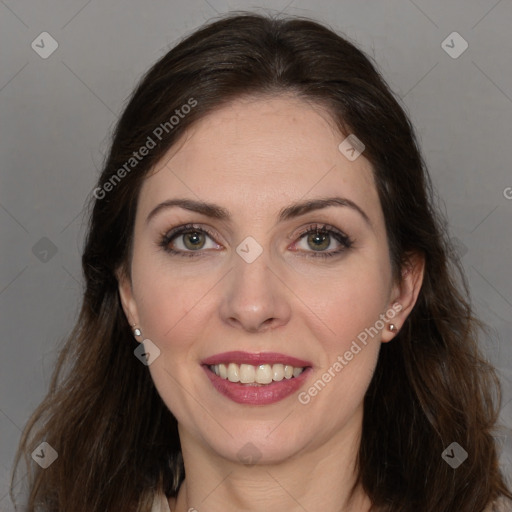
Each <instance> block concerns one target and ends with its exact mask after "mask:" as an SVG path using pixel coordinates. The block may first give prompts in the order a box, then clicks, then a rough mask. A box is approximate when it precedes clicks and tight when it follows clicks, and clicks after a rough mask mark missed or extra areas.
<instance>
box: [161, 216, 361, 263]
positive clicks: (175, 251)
mask: <svg viewBox="0 0 512 512" xmlns="http://www.w3.org/2000/svg"><path fill="white" fill-rule="evenodd" d="M298 237H299V241H298V242H295V244H294V250H296V249H297V245H298V244H299V243H301V244H302V247H299V249H300V250H299V251H298V252H303V253H306V256H308V257H321V258H325V257H329V256H336V255H337V254H341V253H342V252H345V251H346V250H347V249H349V248H350V247H352V244H353V241H352V240H351V239H350V238H349V237H348V236H347V235H345V234H344V233H343V232H341V231H340V230H339V229H337V228H335V227H333V226H329V225H326V224H311V225H310V226H308V227H307V228H306V229H304V230H302V231H301V232H300V233H299V235H298ZM214 238H215V235H214V234H213V233H212V232H211V231H209V230H208V229H206V228H204V227H199V226H198V225H196V224H185V225H182V226H178V227H176V228H173V229H171V230H170V231H169V232H166V233H164V234H163V235H162V236H161V238H160V242H159V244H158V245H159V246H160V247H162V248H163V249H164V250H165V251H166V252H167V253H169V254H172V255H177V256H187V257H194V256H200V255H202V253H203V252H204V251H203V249H220V248H221V247H222V246H220V245H218V244H217V243H215V242H214V241H213V240H214ZM208 239H210V242H211V244H210V246H209V247H208V246H207V242H208ZM304 244H305V245H306V247H304ZM336 245H338V248H336V249H334V250H330V251H327V250H326V249H329V248H331V249H333V246H336ZM308 247H309V249H308ZM311 248H312V250H310V249H311Z"/></svg>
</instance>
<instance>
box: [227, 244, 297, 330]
mask: <svg viewBox="0 0 512 512" xmlns="http://www.w3.org/2000/svg"><path fill="white" fill-rule="evenodd" d="M274 267H275V266H274ZM289 297H290V290H289V288H288V287H287V286H286V284H285V282H284V279H283V277H282V276H280V275H279V271H278V270H277V267H275V268H272V265H271V264H270V262H269V261H268V258H267V252H266V251H265V250H264V251H263V253H262V254H261V255H260V256H259V257H258V258H257V259H256V260H255V261H252V262H251V263H248V262H246V261H244V259H242V258H241V257H239V256H238V255H236V256H235V261H234V268H233V269H232V270H231V272H229V273H228V275H227V276H226V279H225V283H224V289H223V299H222V303H221V306H220V310H219V314H220V316H221V319H222V321H223V322H225V323H227V324H229V325H230V326H231V327H236V328H238V329H242V330H244V331H247V332H265V331H267V330H273V329H276V328H277V327H282V326H284V325H286V324H287V323H288V321H289V320H290V315H291V306H290V302H289Z"/></svg>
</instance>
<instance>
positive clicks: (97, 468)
mask: <svg viewBox="0 0 512 512" xmlns="http://www.w3.org/2000/svg"><path fill="white" fill-rule="evenodd" d="M281 93H287V94H290V93H291V94H295V95H296V96H297V97H299V98H303V99H305V100H306V101H310V102H313V103H317V104H319V105H322V106H324V107H327V109H328V111H329V112H330V113H331V115H332V118H333V119H334V120H335V122H336V123H337V125H338V127H339V129H340V132H341V133H343V134H349V133H353V134H355V135H356V136H357V138H358V139H360V140H361V141H363V142H364V144H365V146H366V147H365V152H364V155H365V157H366V158H367V159H368V160H369V161H370V162H371V164H372V165H373V170H374V176H375V180H376V184H377V188H378V193H379V198H380V201H381V206H382V210H383V212H384V216H385V221H386V230H387V236H388V243H389V250H390V254H391V258H392V262H393V270H394V273H395V276H396V279H400V269H401V268H402V267H403V265H405V264H406V262H407V257H408V255H409V254H410V253H411V252H412V251H416V252H420V253H422V254H423V255H424V256H425V260H426V268H425V276H424V282H423V285H422V288H421V291H420V294H419V298H418V301H417V303H416V306H415V308H414V309H413V311H412V313H411V314H410V315H409V317H408V319H407V320H406V322H405V324H404V326H403V327H402V329H401V331H400V333H399V334H398V335H397V336H396V338H395V339H394V340H393V342H391V343H387V344H383V346H382V349H381V353H380V356H379V361H378V363H377V368H376V371H375V374H374V377H373V380H372V382H371V384H370V387H369V389H368V391H367V394H366V396H365V399H364V420H363V434H362V441H361V446H360V450H359V457H358V466H359V473H358V478H359V480H358V482H359V483H361V484H362V485H363V487H364V489H365V491H366V492H367V494H368V495H369V497H370V498H371V500H372V502H373V504H374V508H373V510H375V511H380V512H400V511H403V512H405V511H415V512H451V511H457V512H479V511H482V510H483V509H484V508H485V506H486V505H488V504H489V503H490V502H491V501H493V500H494V499H496V498H497V497H498V496H500V495H504V496H507V497H509V498H512V495H511V493H510V491H509V490H508V489H507V486H506V483H505V482H504V479H503V476H502V475H501V474H500V471H499V466H498V458H497V451H496V447H495V442H494V439H493V437H492V432H493V428H494V427H495V423H496V421H497V415H498V410H499V405H500V398H499V396H500V395H499V382H498V380H497V378H496V375H495V372H494V370H493V368H492V367H491V366H490V365H489V364H488V363H487V362H486V361H485V359H484V358H483V357H482V355H481V354H480V352H479V349H478V347H477V335H478V333H479V331H480V327H481V326H480V324H479V323H478V321H477V320H476V319H475V318H474V316H473V314H472V310H471V306H470V304H469V299H468V298H467V297H468V290H467V284H466V281H465V279H464V276H463V273H462V271H461V268H460V264H459V263H458V261H457V259H456V257H455V256H454V255H453V253H452V250H451V246H450V244H449V238H448V235H447V234H446V232H445V231H446V230H445V228H444V227H443V226H444V225H445V223H444V221H442V219H441V217H439V214H438V213H436V211H435V209H434V207H433V205H434V200H435V197H434V194H433V190H432V186H431V183H430V178H429V176H428V173H427V171H426V168H425V164H424V161H423V159H422V156H421V154H420V151H419V148H418V144H417V141H416V138H415V135H414V130H413V128H412V126H411V124H410V122H409V119H408V117H407V115H406V114H405V112H404V110H403V108H402V107H401V106H400V104H399V102H398V101H397V100H396V99H395V97H394V96H393V94H392V93H391V92H390V90H389V88H388V86H387V85H386V83H385V82H384V80H383V79H382V78H381V76H380V74H379V73H378V71H377V70H376V68H375V66H374V64H373V63H372V62H371V61H370V59H369V58H368V57H367V56H366V55H365V54H364V53H363V52H361V51H360V50H359V49H357V48H356V47H355V46H354V45H353V44H351V43H350V42H349V41H347V40H346V39H344V38H342V37H340V36H339V35H337V34H335V33H334V32H333V31H331V30H330V29H328V28H326V27H324V26H322V25H321V24H318V23H316V22H313V21H311V20H307V19H303V18H278V17H271V16H261V15H255V14H252V13H234V14H233V13H232V14H230V15H229V16H226V17H223V18H222V19H220V20H216V21H214V22H211V23H210V24H208V25H206V26H204V27H202V28H201V29H200V30H198V31H196V32H194V33H193V34H192V35H190V36H189V37H187V38H186V39H184V40H183V41H182V42H181V43H179V44H178V45H177V46H176V47H175V48H173V49H172V50H171V51H169V52H168V53H167V54H166V55H165V56H164V57H163V58H161V59H160V60H159V61H158V62H157V63H156V64H155V65H154V66H153V67H152V68H151V69H150V70H149V71H148V72H147V74H146V75H145V76H144V77H143V78H142V80H141V82H140V83H139V85H138V86H137V88H136V90H135V91H134V93H133V95H132V97H131V99H130V101H129V103H128V104H127V106H126V108H125V110H124V112H123V114H122V116H121V118H120V119H119V122H118V124H117V127H116V129H115V132H114V135H113V140H112V144H111V149H110V153H109V155H108V158H107V160H106V163H105V166H104V169H103V172H102V174H101V176H100V178H99V181H98V188H97V189H95V191H94V194H93V196H92V198H91V199H92V201H91V206H92V209H91V213H90V221H89V230H88V234H87V239H86V245H85V249H84V252H83V258H82V266H83V273H84V277H85V286H86V288H85V292H84V297H83V304H82V308H81V311H80V315H79V318H78V321H77V324H76V326H75V328H74V329H73V331H72V332H71V334H70V335H69V338H68V339H67V342H66V344H65V346H64V347H63V349H62V350H61V352H60V356H59V359H58V362H57V365H56V368H55V371H54V374H53V378H52V381H51V385H50V389H49V392H48V394H47V396H46V397H45V399H44V401H43V402H42V403H41V405H40V406H39V407H38V408H37V410H36V411H35V412H34V414H33V415H32V417H31V418H30V420H29V422H28V423H27V425H26V427H25V430H24V433H23V436H22V439H21V442H20V446H19V449H18V452H17V456H16V465H15V467H16V468H17V467H18V466H19V463H20V461H21V457H22V456H24V457H25V462H26V464H27V468H28V470H29V473H28V474H29V484H30V485H29V496H28V508H27V509H26V510H27V511H28V512H32V511H34V510H36V509H37V510H42V511H45V512H57V511H59V512H63V511H66V512H105V511H120V510H122V511H124V512H130V511H134V512H135V511H140V512H144V511H148V510H149V507H150V503H151V498H152V495H153V493H154V492H155V491H156V490H158V489H160V488H161V489H163V490H164V491H165V493H166V494H167V496H176V494H177V491H178V488H179V485H180V483H181V482H182V481H183V478H184V471H185V469H184V466H183V460H182V457H181V449H180V441H179V437H178V431H177V423H176V420H175V418H174V416H173V415H172V413H171V412H170V411H169V410H168V409H167V407H166V406H165V404H164V403H163V401H162V399H161V398H160V396H159V395H158V393H157V391H156V389H155V386H154V385H153V382H152V379H151V376H150V374H149V371H148V369H147V367H145V366H144V365H142V364H141V363H140V361H138V360H137V358H136V357H134V354H133V351H134V349H135V348H136V347H137V346H138V343H137V342H136V341H135V340H134V338H133V336H132V333H131V328H130V326H129V325H128V323H127V320H126V318H125V315H124V314H123V311H122V308H121V305H120V300H119V295H118V282H117V280H116V274H115V271H116V269H119V268H125V270H127V271H128V272H129V266H130V254H131V246H132V234H133V227H134V218H135V212H136V206H137V198H138V193H139V190H140V186H141V183H142V180H143V179H144V178H145V176H146V175H147V173H148V172H149V171H150V170H151V169H153V168H154V166H155V165H156V164H157V163H158V162H159V161H161V159H162V157H163V156H164V154H165V153H166V152H167V151H168V150H169V148H170V147H171V146H172V145H173V144H174V143H175V142H176V141H177V139H178V137H179V136H180V135H182V134H183V133H184V131H185V130H186V129H187V128H189V127H190V126H191V125H192V124H193V123H194V122H196V121H197V120H199V119H201V118H204V116H206V115H207V114H208V113H209V112H212V111H213V110H214V109H216V108H218V107H219V106H221V105H223V104H226V103H227V102H229V101H231V100H233V99H235V98H239V97H241V96H246V95H261V94H272V95H274V94H281ZM184 105H189V106H190V108H187V109H184V108H183V106H184ZM177 110H179V111H180V112H181V113H182V114H183V112H185V111H186V112H187V113H186V115H181V116H180V117H179V121H178V122H176V119H177V118H176V119H174V120H171V117H172V116H175V117H176V115H177V113H176V111H177ZM158 127H160V130H157V128H158ZM157 134H158V136H157ZM150 139H151V143H150V142H149V141H150ZM340 141H341V139H340ZM142 146H146V147H149V146H151V148H150V149H149V151H148V154H147V155H146V156H144V158H140V159H138V158H137V159H136V162H135V161H132V160H130V159H131V158H134V157H133V153H134V152H137V151H139V149H140V148H141V147H142ZM127 162H130V163H129V165H127ZM121 169H124V172H122V171H121ZM42 441H46V442H48V443H49V444H50V445H51V446H52V447H53V448H54V449H55V450H56V451H57V452H58V459H57V460H56V461H55V462H54V463H53V464H52V465H51V466H50V467H48V468H47V469H40V468H39V467H38V466H37V465H35V464H34V462H33V461H31V460H30V454H31V453H32V451H33V450H34V449H35V448H36V447H37V446H38V445H39V444H40V443H41V442H42ZM452 442H457V443H459V444H460V445H461V446H462V447H464V448H465V450H466V451H467V452H468V453H469V457H468V459H467V460H466V461H465V462H464V463H463V464H462V465H460V466H459V467H458V468H457V469H456V470H455V469H453V468H452V467H450V466H449V465H448V464H447V463H445V462H444V461H443V460H442V458H441V454H442V452H443V450H444V449H445V448H446V447H447V446H448V445H450V444H451V443H452ZM14 481H15V478H14V475H13V482H14ZM38 507H40V508H38Z"/></svg>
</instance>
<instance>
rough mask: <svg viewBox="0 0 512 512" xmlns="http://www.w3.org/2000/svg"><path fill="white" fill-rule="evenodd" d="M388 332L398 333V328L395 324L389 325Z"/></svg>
mask: <svg viewBox="0 0 512 512" xmlns="http://www.w3.org/2000/svg"><path fill="white" fill-rule="evenodd" d="M389 330H390V331H391V332H398V327H397V326H396V325H395V324H389Z"/></svg>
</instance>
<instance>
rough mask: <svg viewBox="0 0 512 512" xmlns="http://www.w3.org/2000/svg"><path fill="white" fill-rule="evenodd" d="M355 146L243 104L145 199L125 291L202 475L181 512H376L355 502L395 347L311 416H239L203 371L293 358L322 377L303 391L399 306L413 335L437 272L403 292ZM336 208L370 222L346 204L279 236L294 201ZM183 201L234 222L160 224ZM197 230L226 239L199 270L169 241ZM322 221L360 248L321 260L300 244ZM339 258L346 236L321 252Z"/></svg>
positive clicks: (226, 111) (190, 219) (185, 488)
mask: <svg viewBox="0 0 512 512" xmlns="http://www.w3.org/2000/svg"><path fill="white" fill-rule="evenodd" d="M344 138H345V136H343V135H341V134H340V133H339V132H338V131H337V130H336V128H335V127H334V124H333V122H332V120H331V118H330V117H329V115H328V114H327V113H326V112H325V111H323V110H322V109H321V108H320V107H318V106H312V105H310V104H308V103H306V102H304V101H303V100H300V99H297V98H294V97H292V96H284V95H282V96H273V97H257V98H251V99H244V100H237V101H236V102H233V103H231V104H229V105H228V106H225V107H222V108H221V109H219V110H217V111H215V112H214V113H211V114H209V115H208V116H207V117H205V118H203V119H202V120H201V121H199V122H198V123H196V124H195V125H194V126H193V127H191V128H190V129H189V130H188V132H187V134H186V137H185V138H183V139H182V140H181V141H180V143H179V144H177V145H175V146H174V147H173V148H172V149H171V150H170V151H169V153H168V154H167V155H166V156H165V158H163V159H162V160H161V164H160V165H157V166H156V167H155V170H154V172H152V173H151V174H150V175H149V176H148V178H147V179H146V180H145V182H144V184H143V186H142V188H141V191H140V196H139V203H138V208H137V215H136V221H135V228H134V229H135V231H134V250H133V258H132V261H131V267H130V272H131V276H130V277H127V276H126V275H125V274H124V273H123V272H121V271H119V273H118V278H119V292H120V296H121V301H122V304H123V308H124V311H125V314H126V316H127V319H128V321H129V322H130V323H131V324H132V325H137V326H138V327H139V328H140V329H141V330H142V333H143V338H148V339H150V340H151V341H152V342H153V343H154V344H155V345H157V346H158V348H159V349H160V351H161V354H160V356H159V357H158V358H157V359H156V360H155V361H154V362H153V363H152V364H151V365H149V366H148V369H149V371H150V372H151V376H152V378H153V380H154V383H155V386H156V388H157V390H158V392H159V394H160V395H161V397H162V399H163V401H164V402H165V404H166V405H167V406H168V407H169V409H170V410H171V411H172V412H173V414H174V415H175V417H176V418H177V420H178V425H179V433H180V439H181V444H182V450H183V456H184V463H185V469H186V474H187V476H186V479H185V481H184V483H183V484H182V486H181V488H180V492H179V495H178V498H177V500H170V501H169V504H170V507H171V510H172V511H175V510H176V511H179V512H182V511H186V510H189V509H190V508H192V507H193V508H195V509H196V510H198V511H203V510H204V511H208V512H220V511H225V510H235V509H236V510H244V511H256V510H263V509H264V510H266V511H267V512H274V511H275V512H277V511H281V510H288V511H299V510H300V511H304V510H323V511H324V512H330V511H332V512H334V511H336V512H339V511H340V510H344V511H356V510H357V511H359V512H360V511H365V510H369V507H370V501H369V499H368V497H367V496H366V495H365V493H364V492H363V491H362V489H360V488H358V489H357V490H356V492H355V494H354V497H353V499H352V500H351V501H350V502H349V500H348V497H349V492H350V489H351V487H352V484H353V482H354V478H355V459H356V455H357V450H358V446H359V442H360V435H361V425H362V415H363V398H364V395H365V392H366V390H367V388H368V386H369V384H370V381H371V377H372V375H373V372H374V369H375V365H376V362H377V358H378V353H379V348H380V346H381V343H386V342H390V341H391V340H392V339H393V337H394V336H395V333H393V332H391V331H390V330H389V329H388V328H384V329H382V331H380V332H379V334H378V335H377V336H375V337H373V338H370V340H369V342H368V344H367V345H366V346H364V347H363V349H362V350H361V351H360V352H359V353H358V354H357V355H355V356H354V358H353V359H352V360H351V361H350V362H349V364H347V365H346V366H345V367H344V368H343V370H342V371H341V372H338V373H336V377H335V378H333V379H332V380H331V382H329V383H328V384H327V385H326V386H325V388H323V389H322V391H321V392H319V393H318V394H317V395H316V396H315V397H313V398H312V399H311V401H310V402H309V403H308V404H307V405H303V404H301V403H299V401H298V399H297V394H296V393H294V394H292V395H291V396H289V397H287V398H285V399H284V400H281V401H280V402H278V403H275V404H271V405H263V406H262V405H257V406H254V405H252V406H251V405H246V404H238V403H235V402H233V401H231V400H229V399H228V398H226V397H224V396H223V395H221V394H220V393H219V392H217V391H216V390H215V388H214V387H213V386H212V385H211V383H210V381H209V379H208V378H207V376H206V375H205V372H204V370H203V368H202V367H201V365H200V362H201V360H203V359H204V358H206V357H208V356H211V355H214V354H218V353H221V352H225V351H231V350H243V351H247V352H253V353H258V352H265V351H272V352H280V353H284V354H287V355H291V356H295V357H298V358H301V359H305V360H307V361H310V362H311V363H312V367H313V370H312V372H311V374H310V376H309V378H308V380H307V382H306V383H305V384H304V386H303V387H302V388H301V390H300V391H304V390H307V389H308V388H309V387H310V386H311V385H312V384H313V383H314V382H315V381H316V380H317V379H319V378H320V377H321V376H322V374H323V373H324V372H325V371H327V370H328V368H329V367H332V365H333V363H334V362H335V361H336V360H337V358H338V356H339V355H343V354H344V353H345V352H346V351H347V350H348V349H349V348H350V346H351V344H352V342H353V340H355V339H356V337H357V335H358V334H359V333H361V332H362V331H364V329H365V328H368V327H370V326H373V325H375V322H376V321H377V320H378V319H379V315H380V314H383V313H385V312H386V311H388V310H389V309H390V308H392V305H393V304H394V303H399V304H400V305H401V306H402V310H401V311H400V313H398V314H397V315H396V316H395V317H394V318H393V320H392V323H394V324H395V325H396V326H397V327H399V328H400V326H401V325H403V323H404V321H405V319H406V317H407V315H408V314H409V313H410V311H411V309H412V307H413V306H414V303H415V301H416V299H417V296H418V292H419V289H420V286H421V282H422V278H423V266H424V262H423V260H422V259H421V258H420V257H419V256H417V255H411V257H410V260H409V264H408V266H407V269H404V272H403V277H402V280H401V281H400V282H395V281H394V280H393V277H392V271H391V263H390V259H389V254H388V245H387V238H386V231H385V225H384V217H383V213H382V210H381V207H380V203H379V199H378V195H377V189H376V187H375V183H374V181H373V176H372V169H371V165H370V163H369V162H368V160H367V159H366V158H365V157H364V153H363V154H362V155H361V156H360V157H359V158H357V159H356V160H354V161H349V160H348V159H347V158H346V157H345V156H344V155H343V154H342V153H341V152H340V150H339V149H338V145H339V144H340V142H341V141H342V140H343V139H344ZM334 195H336V196H341V197H344V198H347V199H350V200H351V201H353V202H354V203H356V204H357V205H358V206H359V207H360V208H361V209H362V210H364V212H365V213H366V215H367V216H368V219H369V223H368V222H366V221H365V220H364V218H363V216H362V215H361V214H360V213H358V212H357V211H356V210H355V209H352V208H350V207H347V206H343V207H338V206H330V207H328V208H323V209H320V210H316V211H312V212H309V213H306V214H304V215H302V216H300V217H297V218H293V219H289V220H286V221H284V222H277V215H278V213H279V211H280V210H281V209H282V208H284V207H286V206H288V205H289V204H290V203H293V202H295V201H299V200H304V199H313V198H320V197H330V196H334ZM178 197H185V198H189V199H193V200H202V201H208V202H213V203H216V204H218V205H220V206H222V207H224V208H226V209H227V210H229V212H230V214H231V220H230V221H229V222H227V221H221V220H217V219H212V218H210V217H206V216H204V215H202V214H199V213H196V212H191V211H188V210H185V209H182V208H180V207H172V208H167V209H162V210H161V211H160V212H158V213H157V214H156V215H155V216H154V217H153V218H152V219H151V220H150V221H149V223H146V218H147V216H148V214H149V213H150V212H151V211H152V210H153V209H154V208H155V207H156V206H157V205H158V204H160V203H161V202H163V201H166V200H168V199H172V198H178ZM186 223H196V224H198V225H199V227H203V226H204V227H207V228H209V229H210V230H211V231H213V233H214V234H215V238H213V239H211V238H209V236H208V235H204V238H200V239H199V245H200V244H201V242H202V241H203V240H204V244H205V245H204V246H203V248H202V249H200V251H199V252H201V253H202V255H200V256H195V257H190V258H189V257H182V256H179V255H171V254H168V253H166V252H165V251H164V250H163V249H162V248H161V247H160V246H159V245H158V243H159V240H160V237H161V235H162V234H164V233H166V232H168V231H170V229H171V228H173V227H176V226H179V225H182V224H186ZM314 223H319V224H322V223H325V224H329V225H331V226H334V227H336V228H338V229H339V230H341V231H342V232H344V233H345V234H347V235H348V236H349V237H350V238H351V239H352V240H353V241H354V243H353V246H352V247H351V248H348V249H345V251H344V252H342V253H341V254H340V255H337V256H333V257H331V258H321V257H318V256H317V257H315V256H314V255H315V254H316V253H317V252H316V251H315V248H316V246H315V245H314V241H313V242H311V241H310V242H309V243H308V236H307V235H306V236H303V237H302V238H300V236H299V235H300V233H301V228H302V229H306V228H307V227H308V226H309V225H310V224H314ZM201 236H202V235H200V237H201ZM247 236H251V237H253V238H254V239H255V240H256V241H257V242H258V243H259V245H260V246H261V247H262V249H263V252H262V254H261V255H260V256H259V257H258V258H257V259H256V260H255V261H253V262H252V263H247V262H246V261H245V260H244V259H242V258H241V257H240V256H239V255H238V254H237V252H236V248H237V246H238V245H239V244H240V243H241V242H242V241H243V240H244V239H245V238H246V237H247ZM185 238H187V235H181V236H178V237H177V238H176V239H174V241H173V242H171V245H173V247H174V248H176V249H181V250H183V251H187V250H188V251H189V252H192V251H193V249H190V247H194V246H193V245H191V244H190V242H191V241H192V243H196V244H198V242H197V239H192V240H190V239H191V237H190V235H189V236H188V240H189V245H188V246H187V245H184V242H185V240H184V239H185ZM192 238H193V237H192ZM340 245H341V244H339V243H338V242H337V241H336V239H335V238H333V237H331V242H330V244H329V245H328V247H327V248H325V247H326V246H322V250H323V251H324V252H330V251H334V250H336V249H338V248H339V247H340ZM308 255H311V257H308ZM141 340H142V338H140V339H139V341H141ZM246 443H252V444H253V445H254V446H255V447H256V449H257V451H258V456H259V457H260V458H259V459H258V460H257V463H256V464H254V465H245V464H243V463H242V462H241V461H240V460H239V457H238V452H239V450H240V449H241V448H242V447H243V446H244V445H246Z"/></svg>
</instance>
